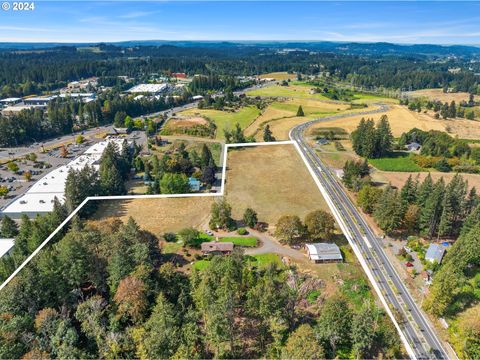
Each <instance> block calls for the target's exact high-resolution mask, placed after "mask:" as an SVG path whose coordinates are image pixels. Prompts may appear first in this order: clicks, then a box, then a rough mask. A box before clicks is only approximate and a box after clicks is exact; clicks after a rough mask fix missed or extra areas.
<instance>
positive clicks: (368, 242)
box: [362, 236, 372, 249]
mask: <svg viewBox="0 0 480 360" xmlns="http://www.w3.org/2000/svg"><path fill="white" fill-rule="evenodd" d="M362 237H363V241H365V244H367V247H368V248H369V249H371V248H372V244H370V241H368V238H367V237H366V236H362Z"/></svg>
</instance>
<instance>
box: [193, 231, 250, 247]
mask: <svg viewBox="0 0 480 360" xmlns="http://www.w3.org/2000/svg"><path fill="white" fill-rule="evenodd" d="M198 239H199V242H198V243H199V245H200V244H201V243H202V242H206V241H215V240H216V238H215V236H210V235H207V234H204V233H202V234H200V236H199V237H198ZM218 241H219V242H232V243H233V245H235V246H244V247H255V246H257V244H258V240H257V238H255V237H252V236H224V237H219V238H218Z"/></svg>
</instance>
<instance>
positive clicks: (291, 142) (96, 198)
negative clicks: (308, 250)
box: [0, 134, 416, 359]
mask: <svg viewBox="0 0 480 360" xmlns="http://www.w3.org/2000/svg"><path fill="white" fill-rule="evenodd" d="M289 137H290V138H291V136H290V134H289ZM270 145H294V147H295V149H296V150H297V152H298V154H299V155H300V157H301V158H302V160H303V162H304V164H305V166H306V167H307V169H308V171H309V172H310V175H311V176H312V178H313V180H314V181H315V183H316V184H317V187H318V189H319V190H320V193H321V194H322V195H323V197H324V199H325V201H326V202H327V204H328V206H329V208H330V210H331V211H332V213H333V214H334V216H335V219H336V220H337V222H338V224H339V225H340V228H341V229H342V231H343V233H344V235H345V237H346V238H347V240H348V242H349V243H350V246H351V247H352V249H353V251H354V253H355V255H356V256H357V258H358V260H359V262H360V264H361V265H362V268H363V270H364V271H365V273H366V274H367V277H368V279H369V280H370V282H371V283H372V285H373V288H374V289H375V291H376V292H377V295H378V297H379V298H380V301H381V302H382V304H383V306H384V307H385V310H386V311H387V313H388V315H389V316H390V318H391V320H392V322H393V324H394V325H395V328H396V329H397V331H398V333H399V335H400V338H401V340H402V342H403V344H404V345H405V348H406V350H407V352H408V354H409V356H410V357H411V358H412V359H416V356H415V353H414V352H413V349H412V348H411V345H410V344H409V343H408V341H407V339H406V337H405V335H404V334H403V331H402V329H401V328H400V326H399V324H398V322H397V320H396V319H395V317H394V316H393V313H392V311H391V310H390V307H389V306H388V304H387V301H386V300H385V297H384V296H383V294H382V292H381V290H380V287H379V286H378V284H377V282H376V280H375V277H374V276H373V274H372V273H371V271H370V269H369V268H368V266H367V263H366V261H365V259H364V258H363V255H362V253H361V251H360V250H359V249H358V248H357V246H356V244H355V243H354V242H353V240H352V236H351V234H350V231H349V230H348V228H347V226H346V225H345V223H344V220H343V218H342V217H341V215H340V214H339V212H338V210H337V208H336V207H335V205H334V203H333V201H332V199H331V198H330V196H329V194H328V193H327V191H326V190H325V188H324V187H323V185H322V183H321V182H320V180H319V179H318V178H317V176H316V175H315V173H314V171H313V169H312V167H311V166H310V164H309V162H308V161H307V159H306V158H305V155H304V154H303V152H302V150H301V149H300V145H299V144H298V143H297V142H296V141H294V140H287V141H276V142H261V143H238V144H226V145H225V146H224V150H223V164H222V166H223V169H222V183H221V188H220V192H219V193H197V194H164V195H162V194H158V195H120V196H92V197H87V198H86V199H85V200H83V201H82V203H81V204H80V205H78V206H77V208H76V209H75V210H73V211H72V213H71V214H70V215H69V216H68V217H67V218H66V219H65V220H64V221H63V222H62V223H61V224H60V225H59V226H58V227H57V228H56V229H55V230H54V231H53V232H52V233H51V234H50V235H49V236H48V237H47V238H46V239H45V240H44V241H43V242H42V243H41V244H40V246H38V247H37V248H36V249H35V251H33V252H32V254H30V256H28V257H27V258H26V259H25V261H24V262H23V263H22V264H21V265H20V266H19V267H18V268H17V269H16V270H15V271H14V272H13V273H12V274H11V275H10V276H9V277H8V278H7V279H6V280H5V281H4V282H3V284H2V285H1V286H0V291H1V290H2V289H3V288H4V287H5V286H6V285H7V284H8V283H9V282H10V281H12V279H13V278H14V277H15V276H16V275H17V274H18V273H19V272H20V271H21V270H22V269H23V268H24V267H25V266H26V265H27V264H28V263H30V261H32V259H33V258H34V257H35V256H36V255H37V254H38V253H39V252H40V250H42V249H43V248H44V247H45V246H46V245H47V244H48V243H49V242H50V240H51V239H52V238H53V237H54V236H55V235H57V234H58V233H59V232H60V230H61V229H62V228H63V227H64V226H65V225H67V224H68V223H69V222H70V220H71V219H72V218H73V217H74V216H75V215H76V214H77V213H78V212H79V211H80V210H81V209H82V208H83V207H84V206H85V204H86V203H87V202H88V201H99V200H132V199H155V198H185V197H219V196H223V195H224V193H225V180H226V173H227V153H228V149H229V148H241V147H254V146H270Z"/></svg>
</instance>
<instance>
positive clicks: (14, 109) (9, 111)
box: [2, 105, 47, 116]
mask: <svg viewBox="0 0 480 360" xmlns="http://www.w3.org/2000/svg"><path fill="white" fill-rule="evenodd" d="M46 108H47V106H46V105H15V106H7V107H6V108H4V109H2V115H4V116H12V115H16V114H18V113H19V112H20V111H23V110H32V109H41V110H44V109H46Z"/></svg>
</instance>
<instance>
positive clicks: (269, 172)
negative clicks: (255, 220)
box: [226, 145, 328, 225]
mask: <svg viewBox="0 0 480 360" xmlns="http://www.w3.org/2000/svg"><path fill="white" fill-rule="evenodd" d="M226 196H227V200H228V201H229V202H230V204H231V205H232V209H233V216H234V218H236V219H241V218H242V216H243V212H244V211H245V209H246V208H247V207H251V208H253V209H254V210H255V211H257V213H258V217H259V220H260V221H264V222H267V223H269V224H271V225H274V224H275V223H276V222H277V220H278V218H279V217H280V216H282V215H298V216H300V217H301V218H303V217H304V216H305V215H306V214H307V213H308V212H310V211H312V210H316V209H325V210H327V211H328V207H327V205H326V203H325V201H324V199H323V197H322V195H321V193H320V191H319V189H318V187H317V185H316V184H315V182H314V181H313V179H312V177H311V175H310V173H309V172H308V170H307V168H306V167H305V165H304V162H303V161H302V159H301V157H300V155H299V154H298V153H297V150H296V149H295V147H294V146H293V145H270V146H258V147H249V148H242V149H237V150H230V152H229V154H228V170H227V182H226Z"/></svg>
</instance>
